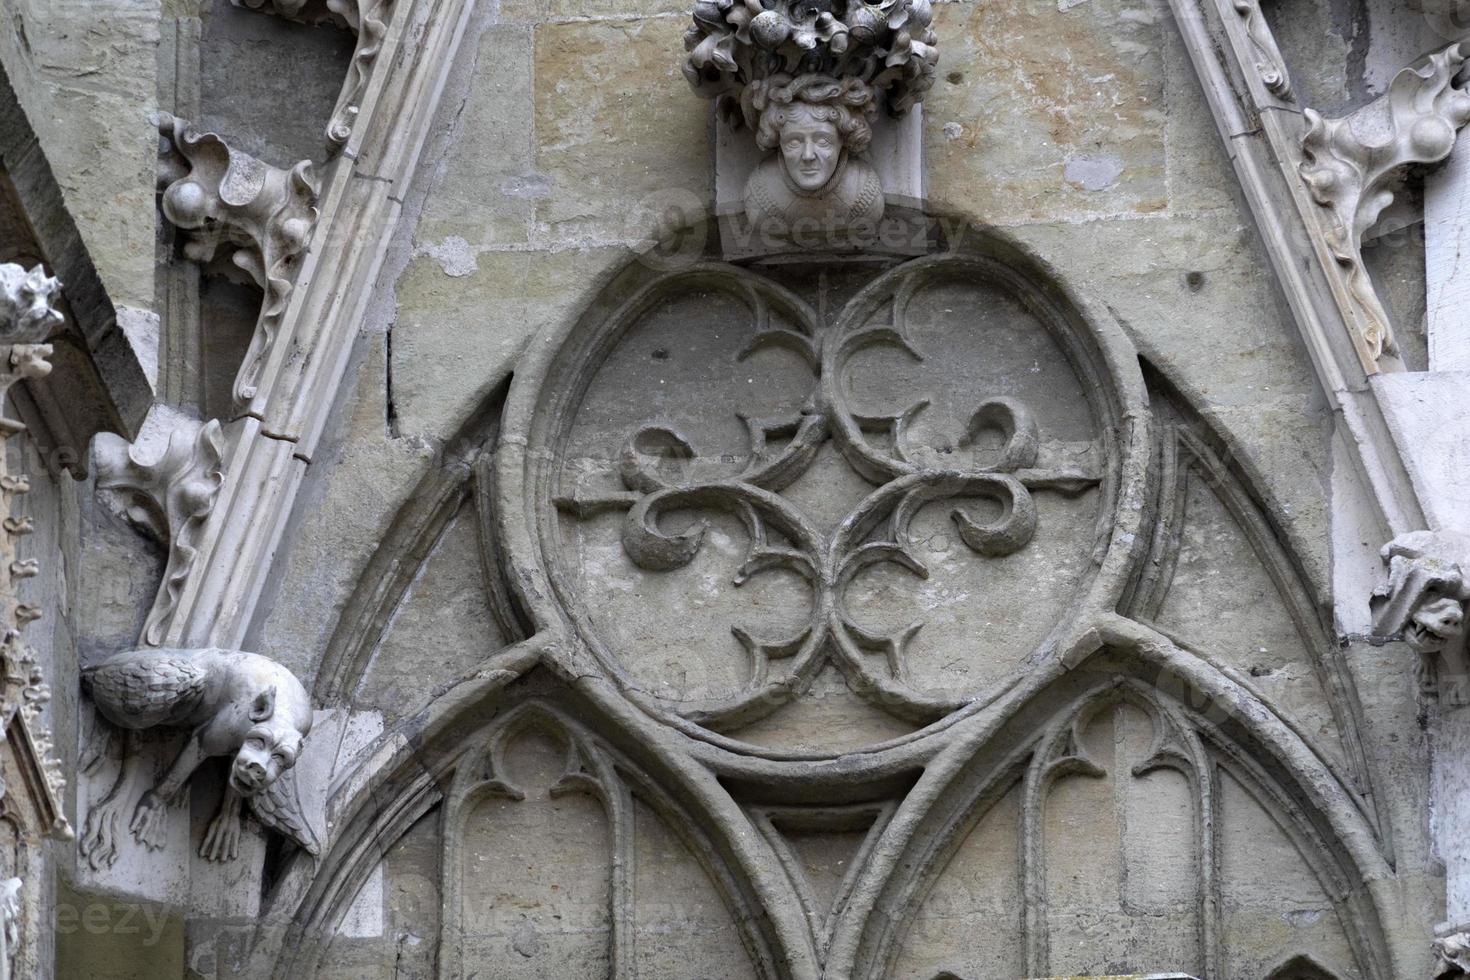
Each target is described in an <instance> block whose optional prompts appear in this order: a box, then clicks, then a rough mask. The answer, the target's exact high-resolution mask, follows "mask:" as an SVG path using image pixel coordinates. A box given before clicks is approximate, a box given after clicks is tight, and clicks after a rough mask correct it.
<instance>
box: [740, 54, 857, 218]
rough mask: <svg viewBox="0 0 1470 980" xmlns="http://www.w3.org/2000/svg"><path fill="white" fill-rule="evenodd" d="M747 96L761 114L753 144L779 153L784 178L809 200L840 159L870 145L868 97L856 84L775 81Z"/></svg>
mask: <svg viewBox="0 0 1470 980" xmlns="http://www.w3.org/2000/svg"><path fill="white" fill-rule="evenodd" d="M750 93H751V106H752V108H753V109H755V110H756V112H758V113H759V114H760V122H759V125H758V128H757V130H756V137H755V138H756V144H757V145H758V146H760V148H761V149H763V150H777V151H779V153H780V160H781V165H782V167H783V168H784V169H785V171H786V175H787V177H789V178H790V180H791V182H792V183H793V184H794V185H796V186H797V187H798V188H800V189H801V190H802V191H804V192H806V193H808V194H815V193H819V192H820V191H821V190H822V189H823V188H825V187H826V186H827V185H828V184H829V183H831V181H832V176H833V174H834V173H836V171H837V167H838V164H839V162H840V161H841V158H842V155H843V154H844V153H849V152H850V153H862V152H863V151H864V150H866V149H867V148H868V144H869V143H871V142H872V140H873V130H872V128H871V127H870V126H869V125H868V116H869V115H870V114H871V113H872V112H873V93H872V90H871V89H869V88H868V86H867V85H865V84H863V83H862V82H860V81H858V80H857V79H855V78H849V79H846V80H844V81H838V80H837V79H835V78H829V77H827V76H825V75H802V76H800V77H798V78H794V79H793V78H791V77H790V76H785V75H776V76H773V77H771V78H770V79H768V80H767V81H766V82H765V83H763V84H759V85H752V86H751V87H750Z"/></svg>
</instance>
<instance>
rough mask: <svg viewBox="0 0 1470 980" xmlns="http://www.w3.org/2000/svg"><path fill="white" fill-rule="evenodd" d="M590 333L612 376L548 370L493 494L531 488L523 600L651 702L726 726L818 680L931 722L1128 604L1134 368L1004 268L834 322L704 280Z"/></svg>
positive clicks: (737, 275)
mask: <svg viewBox="0 0 1470 980" xmlns="http://www.w3.org/2000/svg"><path fill="white" fill-rule="evenodd" d="M691 317H695V318H703V319H704V320H705V321H706V323H708V321H709V318H713V319H714V321H715V322H716V323H717V324H718V327H717V328H711V329H700V330H697V331H694V332H693V333H691V332H690V331H689V329H688V328H687V326H686V324H687V323H688V321H689V318H691ZM603 329H604V330H605V331H606V333H605V336H607V337H612V338H616V337H622V338H624V339H623V340H622V342H621V343H618V344H616V345H615V346H614V347H613V348H612V350H611V351H609V352H608V354H607V356H606V359H605V360H599V359H598V358H587V357H585V356H583V355H582V354H581V353H580V352H582V351H584V350H585V351H591V350H593V349H597V350H602V349H603V348H602V347H601V346H599V345H600V344H602V343H603V342H602V341H598V342H596V344H594V346H593V347H587V348H584V347H582V346H581V345H580V344H578V345H573V346H572V347H570V348H569V352H568V354H567V355H565V358H566V359H558V360H557V361H555V362H553V363H548V364H546V365H544V366H542V367H541V370H542V371H544V372H545V373H544V374H542V375H540V377H542V378H544V379H545V381H544V383H545V387H544V389H543V395H542V398H543V400H542V401H541V402H540V404H539V406H538V408H537V421H536V423H535V424H534V425H533V427H532V428H531V430H530V446H531V448H530V450H529V452H530V454H531V456H530V460H531V461H532V462H529V463H528V468H529V470H530V472H529V473H527V472H524V471H520V470H516V468H515V464H514V463H508V464H507V465H509V466H510V467H511V469H512V471H514V477H513V480H514V482H512V477H511V476H509V475H508V476H507V478H506V482H505V484H503V485H505V486H506V487H508V488H509V487H513V486H517V485H521V481H525V480H529V481H530V482H529V483H528V484H525V485H526V486H528V488H536V489H535V490H534V494H535V495H537V496H538V497H539V495H540V494H546V495H547V496H546V497H540V498H539V499H536V502H535V503H534V504H533V505H532V508H531V512H530V513H531V514H532V515H534V520H535V521H536V525H535V527H536V528H537V530H536V531H535V532H534V536H535V537H536V539H537V541H538V544H537V545H536V546H535V547H534V548H532V549H530V553H518V554H516V555H514V557H513V564H514V565H515V567H517V568H522V567H524V568H528V569H529V568H533V567H544V568H546V569H547V573H548V574H549V576H550V587H549V589H548V588H545V587H543V586H540V585H536V584H530V583H528V584H527V586H526V588H527V590H528V592H529V593H531V594H534V595H535V596H538V597H541V596H544V597H546V599H551V598H552V597H554V598H555V600H556V604H557V605H558V606H559V607H560V608H561V612H560V613H552V612H551V611H550V610H547V611H546V614H547V615H553V614H555V615H558V616H567V617H570V619H571V621H572V622H573V623H574V624H575V627H576V629H577V632H578V635H579V637H580V638H581V639H582V640H583V641H584V642H585V643H586V644H587V649H588V650H589V652H590V653H591V654H592V655H593V656H594V657H595V658H596V659H597V660H599V661H600V662H601V663H602V664H603V665H604V667H605V669H606V670H607V671H608V672H610V674H611V675H612V676H614V677H616V678H618V679H620V680H621V682H622V683H623V684H624V685H625V688H626V689H627V690H628V691H629V693H630V694H631V695H632V696H633V697H635V698H636V699H638V700H640V701H643V703H645V704H647V705H648V706H649V707H650V708H651V709H652V710H654V711H655V712H656V713H658V714H660V715H662V716H665V717H671V716H672V718H673V719H677V720H678V723H680V724H685V723H692V724H693V725H695V726H699V727H701V728H706V729H714V730H720V731H732V730H735V729H738V728H740V727H741V726H743V725H745V724H748V723H750V722H751V721H753V720H754V719H757V718H761V717H764V716H767V715H769V714H771V713H772V712H775V711H778V710H780V709H781V708H782V707H783V706H784V705H787V704H789V703H791V702H792V701H794V700H797V699H799V698H800V697H802V696H803V694H804V693H805V692H807V691H808V690H809V689H810V688H811V686H812V684H813V683H814V682H815V680H816V678H817V677H818V676H819V675H820V674H822V673H823V671H824V669H830V670H834V671H836V672H837V673H838V674H840V675H841V676H842V677H843V678H844V679H845V680H846V683H847V685H848V687H850V688H851V689H852V690H854V691H855V692H857V693H858V694H859V695H860V696H861V697H863V698H865V699H867V700H868V701H869V702H871V703H872V704H873V705H875V706H877V707H878V708H880V709H881V710H882V711H885V712H888V713H889V714H891V715H893V716H894V717H896V718H900V719H904V720H906V721H908V722H910V723H923V722H928V721H933V720H935V719H937V718H939V717H941V716H943V715H945V714H947V713H949V712H952V711H955V710H958V709H960V708H962V707H964V706H965V705H967V704H970V703H972V702H973V701H974V700H975V699H976V697H977V696H978V695H979V694H981V692H983V691H985V690H986V689H987V688H990V687H992V686H993V685H996V684H1003V682H1004V678H1005V677H1006V676H1007V675H1009V674H1011V673H1012V671H1014V670H1016V669H1020V667H1021V664H1023V663H1024V662H1025V661H1026V660H1027V658H1028V657H1030V656H1036V655H1039V652H1040V651H1041V650H1043V649H1045V648H1046V646H1047V643H1048V640H1049V638H1050V637H1051V634H1052V633H1053V628H1054V626H1055V628H1056V629H1058V630H1060V629H1062V628H1063V626H1062V625H1060V624H1059V622H1058V621H1059V620H1066V619H1068V618H1069V617H1068V612H1069V611H1076V612H1078V613H1079V614H1080V612H1081V610H1082V609H1084V608H1088V607H1089V604H1090V603H1096V602H1104V603H1106V601H1107V600H1106V599H1104V598H1102V596H1105V595H1107V594H1108V593H1109V592H1111V591H1113V590H1116V589H1118V588H1121V586H1120V580H1119V579H1118V578H1117V575H1118V574H1121V572H1120V569H1121V568H1122V565H1119V564H1116V562H1115V564H1114V566H1113V570H1112V571H1111V572H1109V573H1108V574H1105V575H1099V574H1098V572H1099V569H1100V567H1101V566H1102V563H1103V559H1102V556H1103V555H1104V554H1105V553H1106V552H1107V551H1108V548H1107V546H1106V543H1105V542H1106V540H1107V529H1109V528H1111V527H1112V526H1113V520H1114V507H1115V506H1116V502H1117V500H1118V495H1119V494H1120V493H1124V492H1127V490H1126V488H1125V487H1123V486H1122V485H1121V483H1122V482H1123V481H1125V480H1126V481H1128V483H1129V485H1131V484H1132V481H1133V480H1134V479H1141V466H1142V462H1141V459H1140V458H1139V457H1138V455H1137V454H1138V453H1139V452H1141V451H1142V450H1141V447H1140V446H1139V444H1138V442H1137V441H1136V440H1137V438H1138V433H1137V432H1136V431H1135V429H1134V426H1136V425H1138V424H1140V422H1141V420H1140V419H1137V418H1134V417H1129V416H1127V415H1126V413H1125V412H1124V409H1123V407H1122V406H1123V405H1124V404H1126V403H1127V402H1128V401H1129V399H1130V398H1131V397H1133V395H1132V394H1131V392H1130V387H1129V384H1130V382H1129V380H1127V379H1128V373H1127V371H1126V369H1124V368H1121V367H1120V366H1119V364H1118V363H1117V362H1113V361H1111V360H1110V358H1109V357H1108V355H1107V354H1105V353H1104V349H1103V348H1100V346H1099V343H1098V341H1097V338H1096V337H1095V336H1093V335H1092V334H1091V333H1090V330H1089V329H1088V328H1085V327H1083V326H1081V324H1080V323H1079V321H1078V320H1077V319H1076V317H1075V314H1069V313H1067V312H1065V311H1064V310H1063V309H1062V308H1060V307H1058V306H1056V305H1055V304H1054V303H1053V302H1052V301H1050V300H1048V299H1046V298H1044V297H1043V296H1042V295H1041V294H1040V293H1037V292H1035V291H1034V287H1032V286H1031V285H1030V284H1028V283H1027V281H1026V280H1025V279H1024V277H1021V276H1018V275H1016V274H1014V273H1012V272H1010V271H1008V270H1007V269H1006V268H1005V267H1004V266H1003V265H1001V264H1000V263H997V262H995V261H992V260H990V259H988V258H986V257H983V256H973V257H943V258H933V259H923V260H918V261H916V262H914V263H911V264H909V265H907V266H902V267H899V268H898V269H896V270H895V271H893V272H891V273H889V274H888V275H885V276H881V277H879V278H878V279H877V280H876V281H874V282H872V283H870V284H869V285H868V286H867V287H866V288H864V289H862V290H861V291H859V292H858V294H857V295H856V296H855V297H853V298H852V299H851V300H849V301H848V303H847V304H846V306H845V307H844V308H843V309H842V310H841V312H840V313H837V314H835V315H834V316H833V319H832V320H831V321H830V322H827V323H823V322H822V320H821V318H819V317H818V315H817V314H816V312H815V311H814V310H813V309H812V307H811V306H809V305H807V303H806V302H804V301H803V300H802V299H800V298H798V296H796V295H795V294H793V293H791V292H789V291H787V290H786V289H783V288H781V287H779V286H777V285H776V284H775V283H773V282H770V281H768V280H764V279H762V278H759V277H757V276H754V275H751V274H749V273H744V272H740V271H738V270H736V269H734V268H732V267H728V266H716V265H711V266H702V267H698V268H696V269H694V270H691V271H688V272H682V273H678V274H674V275H672V276H670V277H668V278H666V279H664V280H662V281H660V282H658V283H655V284H653V285H651V286H649V287H648V288H646V289H645V290H644V291H642V292H641V293H639V294H638V295H637V296H635V297H634V298H633V299H631V300H630V301H629V302H628V303H627V304H626V305H625V306H624V307H623V308H622V309H621V310H619V311H618V312H617V313H616V314H615V315H613V316H612V317H611V318H610V320H609V322H608V323H607V324H605V326H604V328H603ZM640 358H641V359H645V360H646V363H647V364H649V365H651V366H650V367H648V368H644V367H643V366H642V365H639V364H638V360H639V359H640ZM1120 375H1121V377H1120ZM532 376H533V377H535V375H532ZM502 452H504V450H502ZM507 458H509V457H507ZM1125 459H1126V460H1127V462H1126V463H1125ZM543 460H544V462H543ZM1125 474H1128V475H1127V476H1126V477H1125ZM508 492H513V491H509V490H508ZM506 513H507V514H508V515H518V514H525V513H527V511H526V510H525V509H521V508H516V507H513V506H511V505H509V504H507V510H506ZM528 516H529V515H528ZM525 534H526V532H522V531H515V530H507V532H506V537H507V540H508V541H511V542H513V543H515V542H522V541H526V540H527V538H526V537H525ZM1127 541H1128V542H1129V544H1125V547H1124V549H1123V550H1124V551H1127V550H1128V548H1129V547H1131V542H1132V541H1133V539H1132V538H1128V539H1127ZM1064 542H1065V543H1064ZM523 547H525V546H523ZM726 576H728V578H725V577H726ZM722 578H725V584H724V585H720V584H718V583H719V582H720V580H721V579H722ZM691 590H693V591H691ZM593 592H598V593H599V594H600V597H599V598H598V599H597V601H596V602H591V601H590V598H591V594H592V593H593ZM915 593H917V594H915ZM1079 593H1080V594H1081V595H1083V596H1087V598H1084V599H1079V598H1078V595H1079ZM1020 596H1024V600H1022V599H1019V598H1018V597H1020ZM541 601H545V600H541ZM1021 605H1026V606H1028V608H1029V612H1027V613H1024V614H1023V613H1021V612H1020V611H1019V607H1020V606H1021ZM777 610H780V612H779V613H778V612H776V611H777ZM660 617H666V618H665V621H668V622H681V623H684V624H685V627H686V628H685V629H684V630H680V631H679V633H678V635H667V634H664V635H660V634H659V633H657V632H654V633H650V632H649V629H650V627H649V625H648V624H649V622H650V621H657V620H658V619H659V618H660ZM721 632H723V633H724V634H725V639H724V640H721V639H720V633H721ZM956 643H958V644H959V645H960V646H963V647H966V648H967V650H968V652H967V653H966V654H964V655H959V656H954V655H952V653H951V654H944V653H942V652H941V651H942V650H946V649H947V650H951V651H952V650H953V649H954V644H956ZM650 695H652V697H651V698H649V696H650Z"/></svg>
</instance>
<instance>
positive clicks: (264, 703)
mask: <svg viewBox="0 0 1470 980" xmlns="http://www.w3.org/2000/svg"><path fill="white" fill-rule="evenodd" d="M292 680H293V681H294V680H295V678H292ZM300 686H301V685H300V684H297V685H296V687H298V688H299V687H300ZM302 693H303V694H304V693H305V692H302ZM293 694H294V692H293ZM285 714H286V713H285V712H278V711H277V710H276V688H275V686H274V685H272V686H271V687H269V688H267V689H266V690H264V691H261V692H260V693H259V694H257V695H256V696H255V698H254V700H252V701H251V702H250V708H249V719H250V721H251V722H253V723H254V724H252V725H251V726H250V728H249V729H247V730H246V732H245V733H244V735H243V736H242V737H241V739H240V748H239V751H237V752H236V753H235V759H234V762H232V763H231V765H230V785H231V786H233V787H234V788H235V791H236V792H238V793H239V794H240V795H241V796H254V795H255V794H256V793H259V792H260V791H261V790H263V789H265V788H266V787H267V786H269V785H271V784H272V783H274V782H275V781H276V780H277V779H279V778H280V777H281V774H282V773H284V772H285V771H286V770H287V769H290V768H291V767H292V766H294V765H296V757H297V756H299V755H300V754H301V741H302V739H304V738H305V737H306V734H307V732H309V731H310V730H311V717H310V712H308V713H307V716H306V718H305V720H304V722H302V721H301V720H299V719H297V718H296V717H292V718H289V719H288V718H286V717H285Z"/></svg>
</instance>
